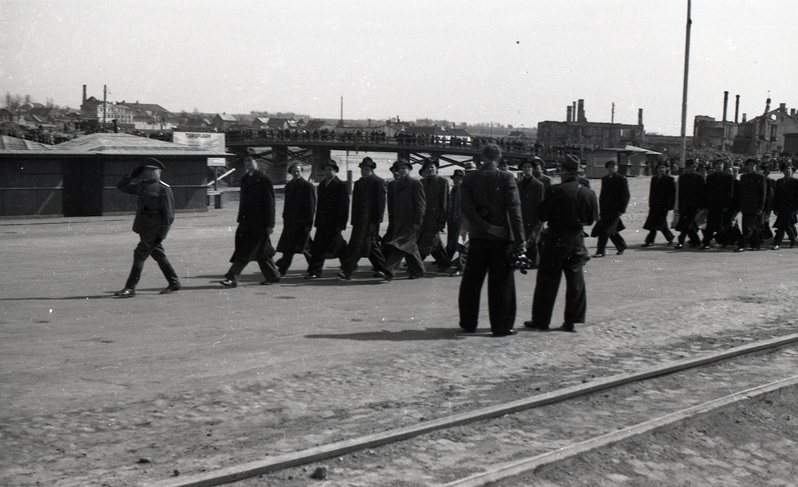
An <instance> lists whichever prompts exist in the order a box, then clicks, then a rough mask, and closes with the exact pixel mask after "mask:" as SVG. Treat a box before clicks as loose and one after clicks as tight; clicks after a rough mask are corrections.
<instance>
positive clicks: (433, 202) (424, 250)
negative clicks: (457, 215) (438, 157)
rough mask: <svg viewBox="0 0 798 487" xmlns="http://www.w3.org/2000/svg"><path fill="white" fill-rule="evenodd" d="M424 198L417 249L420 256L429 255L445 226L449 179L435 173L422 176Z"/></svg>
mask: <svg viewBox="0 0 798 487" xmlns="http://www.w3.org/2000/svg"><path fill="white" fill-rule="evenodd" d="M421 185H422V186H423V187H424V198H425V199H426V201H427V204H426V208H425V210H424V220H423V221H422V223H421V229H420V230H419V238H418V251H419V252H420V253H421V255H422V256H424V255H429V253H430V252H431V251H432V248H433V247H434V246H435V243H436V241H437V239H438V236H439V234H440V232H442V231H443V229H444V228H446V218H447V217H448V206H449V181H447V180H446V178H444V177H442V176H438V175H436V176H435V177H431V178H426V177H425V178H423V179H422V180H421Z"/></svg>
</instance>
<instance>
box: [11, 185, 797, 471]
mask: <svg viewBox="0 0 798 487" xmlns="http://www.w3.org/2000/svg"><path fill="white" fill-rule="evenodd" d="M649 181H650V180H649V178H645V177H638V178H633V179H631V180H630V186H631V190H632V204H631V205H630V208H629V212H628V213H627V215H626V216H625V217H624V221H625V223H626V225H627V227H628V228H627V230H626V231H625V232H624V236H625V237H626V239H627V241H628V242H629V244H630V250H629V251H627V252H626V253H625V254H624V255H623V256H615V255H614V252H613V249H612V248H611V247H610V249H609V253H608V256H607V257H606V258H604V259H594V260H592V261H591V262H590V263H589V264H588V266H587V267H586V271H585V277H586V279H587V286H588V323H587V324H585V325H582V326H578V328H577V333H576V334H565V333H545V334H539V333H537V334H536V333H519V334H518V335H517V336H514V337H506V338H493V337H491V336H490V334H489V333H487V331H486V330H487V309H486V302H485V300H486V296H485V295H484V294H483V306H482V309H483V312H482V314H481V317H480V319H481V323H480V331H485V332H484V333H477V334H475V335H462V334H460V333H459V332H458V327H457V307H456V299H457V289H458V285H459V279H458V278H450V277H447V276H445V275H443V274H439V275H435V274H433V273H431V274H430V277H429V278H425V279H419V280H413V281H410V280H406V279H397V280H395V281H393V282H391V283H383V282H379V281H377V280H374V279H372V278H370V272H368V269H367V268H368V267H369V266H368V263H367V261H366V260H363V261H362V262H361V266H362V267H361V270H360V271H359V272H358V273H357V274H356V275H355V279H354V280H353V281H351V282H340V281H338V280H336V279H335V277H334V276H335V272H337V263H335V262H333V261H328V262H327V264H328V267H327V269H325V276H324V277H325V278H323V279H320V280H318V281H305V280H303V279H302V278H301V275H302V273H303V272H304V270H305V269H304V266H303V265H302V264H304V263H303V262H301V260H302V259H299V258H298V259H295V261H294V266H293V268H292V269H291V270H290V271H289V274H288V276H287V278H286V279H284V280H283V282H281V283H280V284H278V285H274V286H260V285H258V283H259V281H260V278H259V276H258V274H257V268H256V266H255V265H254V264H253V265H251V266H250V267H248V268H247V269H246V270H245V273H244V275H243V276H242V279H241V280H242V285H241V286H240V287H239V288H236V289H232V290H225V289H222V288H221V287H220V286H219V285H218V284H217V282H218V280H220V279H221V278H222V274H223V273H224V272H225V271H226V269H227V266H228V265H229V264H228V258H229V256H230V254H231V252H232V248H233V233H234V231H235V212H236V206H235V204H229V202H228V204H226V206H225V207H224V208H223V209H220V210H210V211H209V212H208V213H197V214H190V213H183V214H179V215H178V217H177V221H176V223H175V226H174V227H173V230H172V232H171V233H170V235H169V238H168V239H167V241H166V249H167V254H168V255H169V256H170V258H171V259H172V262H173V264H174V266H175V268H176V269H177V270H178V273H179V274H180V275H181V279H182V282H183V285H184V289H183V290H182V291H180V292H179V293H176V294H172V295H167V296H161V295H159V294H158V291H159V290H160V289H161V288H163V287H164V286H165V281H164V279H163V277H162V276H161V275H160V273H159V271H158V269H157V266H156V265H155V264H154V263H152V262H149V263H148V264H147V266H146V267H145V269H144V276H143V279H142V282H141V284H140V287H139V294H138V295H137V297H136V298H134V299H128V300H119V299H114V298H113V297H112V296H111V294H112V292H113V291H115V290H118V289H120V288H121V287H122V285H123V283H124V279H125V277H126V275H127V271H128V269H129V266H130V262H131V258H132V249H133V247H134V246H135V244H136V236H135V235H134V234H133V233H132V232H130V231H129V229H130V226H131V223H132V222H131V220H132V219H131V217H130V216H108V217H102V218H78V219H63V218H53V219H31V220H2V221H0V234H1V235H2V237H1V238H0V253H1V254H2V256H3V257H2V264H1V266H2V267H1V269H2V275H3V278H4V279H3V281H2V283H0V336H1V337H2V339H1V340H0V364H1V365H2V366H1V367H0V395H1V396H2V397H3V405H2V407H0V448H2V451H3V454H2V456H0V478H3V479H6V480H5V481H4V482H5V483H6V484H7V485H12V486H23V485H48V486H50V485H55V486H73V485H81V486H84V485H109V486H119V485H141V484H146V483H151V482H158V481H164V480H168V479H170V478H173V477H175V476H188V475H191V474H196V473H199V472H206V471H213V470H215V469H218V468H221V467H228V466H232V465H236V464H240V463H243V462H247V461H254V460H258V459H262V458H266V457H268V456H274V455H278V454H283V453H288V452H292V451H297V450H301V449H305V448H310V447H313V446H318V445H321V444H325V443H329V442H331V441H337V440H342V439H347V438H354V437H357V436H360V435H363V434H368V433H373V432H377V431H384V430H387V429H390V428H394V427H397V426H407V425H411V424H415V423H417V422H419V421H423V420H429V419H434V418H440V417H444V416H446V415H448V414H451V413H458V412H463V411H466V410H470V409H472V408H476V407H484V406H490V405H495V404H498V403H501V402H505V401H510V400H514V399H519V398H522V397H526V396H529V395H532V394H537V393H540V392H548V391H552V390H554V389H557V388H560V387H565V386H568V385H573V384H578V383H582V382H585V381H589V380H590V378H591V377H599V376H604V375H612V374H618V373H624V372H631V371H634V370H636V369H638V368H641V367H646V366H653V365H655V364H657V363H659V362H663V361H667V360H674V359H677V358H684V357H689V356H694V355H697V354H700V353H704V352H706V351H709V350H719V349H725V348H728V347H731V346H735V345H740V344H742V343H746V342H748V341H752V340H756V339H764V338H770V337H773V336H780V335H787V334H790V333H794V332H795V331H796V317H795V312H794V309H795V306H794V299H795V298H794V296H795V294H796V290H797V289H798V283H796V280H795V278H794V274H793V272H792V270H793V269H794V268H795V262H796V258H798V250H795V249H787V248H782V249H781V250H779V251H769V250H768V251H760V252H745V253H742V254H737V253H734V252H731V251H729V250H720V249H713V250H710V251H706V252H699V251H695V250H684V251H675V250H673V249H672V248H670V247H667V246H665V245H664V241H663V239H662V237H661V236H659V237H658V242H657V246H655V247H652V248H649V249H641V248H640V244H642V243H643V238H644V233H643V230H642V229H641V227H642V224H643V221H644V220H645V216H646V211H647V198H646V197H647V193H648V184H649ZM598 186H599V183H598V181H595V182H594V187H595V188H596V189H597V190H598ZM278 211H279V209H278ZM279 230H280V229H279V228H278V229H277V232H276V233H277V234H279ZM594 247H595V239H590V240H589V241H588V248H589V249H590V250H593V248H594ZM534 276H535V273H534V271H532V272H530V273H529V274H527V275H522V274H516V279H517V287H518V317H517V326H520V325H521V322H522V321H523V320H525V319H529V314H530V309H531V301H532V292H533V290H534ZM563 296H564V294H563V290H562V289H561V291H560V298H559V300H558V305H557V307H556V308H555V317H556V316H561V314H562V299H563ZM765 380H766V378H763V382H764V381H765ZM571 426H572V425H569V424H567V423H565V424H561V425H559V426H557V427H560V428H569V427H571ZM669 441H671V444H672V446H673V447H678V445H679V444H680V443H681V442H682V441H683V440H682V439H680V438H679V437H673V439H672V440H669ZM300 472H301V470H300ZM585 472H586V473H585V475H586V476H587V477H586V478H590V475H591V474H590V473H589V471H587V470H585ZM682 474H683V475H684V480H685V482H684V483H683V484H684V485H697V484H696V483H694V482H698V481H699V480H700V479H703V478H705V477H704V474H703V472H702V471H701V470H700V469H697V468H696V469H691V470H687V471H684V472H682ZM380 478H381V479H383V480H385V481H386V482H385V485H387V483H388V482H387V481H388V480H391V481H398V482H401V480H402V479H403V478H404V477H403V472H402V471H401V469H396V470H395V471H386V472H381V477H380ZM283 480H286V479H283ZM292 480H293V481H294V482H295V483H296V485H350V484H348V483H347V480H346V479H344V478H337V479H336V478H330V479H329V480H327V481H324V482H323V483H319V482H318V481H315V480H311V479H309V478H307V477H302V476H298V477H297V478H294V479H292ZM690 482H693V483H690ZM267 485H268V484H267ZM398 485H401V484H398ZM422 485H423V484H422ZM564 485H569V483H568V482H564ZM716 485H723V484H716Z"/></svg>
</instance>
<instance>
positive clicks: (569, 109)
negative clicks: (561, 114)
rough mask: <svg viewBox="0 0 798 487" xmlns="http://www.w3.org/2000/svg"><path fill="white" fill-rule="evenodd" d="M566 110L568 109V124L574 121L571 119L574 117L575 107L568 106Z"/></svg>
mask: <svg viewBox="0 0 798 487" xmlns="http://www.w3.org/2000/svg"><path fill="white" fill-rule="evenodd" d="M566 108H567V110H566V114H565V121H566V122H571V121H572V118H571V117H573V112H574V109H573V107H572V106H571V105H568V106H567V107H566Z"/></svg>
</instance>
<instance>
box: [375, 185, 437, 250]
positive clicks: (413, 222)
mask: <svg viewBox="0 0 798 487" xmlns="http://www.w3.org/2000/svg"><path fill="white" fill-rule="evenodd" d="M426 207H427V199H426V196H425V195H424V187H423V186H422V185H421V181H419V180H418V179H414V178H411V177H409V176H408V177H406V178H400V179H394V180H393V181H391V183H390V184H388V219H389V223H390V224H389V227H390V230H389V232H388V233H386V235H385V238H386V241H385V243H387V244H389V245H392V246H393V247H396V248H397V249H399V250H401V251H403V252H407V253H413V252H416V251H418V244H417V241H418V235H419V231H420V229H421V223H422V222H423V221H424V211H425V210H426Z"/></svg>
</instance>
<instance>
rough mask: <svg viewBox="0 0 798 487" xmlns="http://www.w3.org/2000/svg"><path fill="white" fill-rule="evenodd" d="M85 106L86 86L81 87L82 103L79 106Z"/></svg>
mask: <svg viewBox="0 0 798 487" xmlns="http://www.w3.org/2000/svg"><path fill="white" fill-rule="evenodd" d="M85 104H86V85H83V103H81V106H83V105H85Z"/></svg>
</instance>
